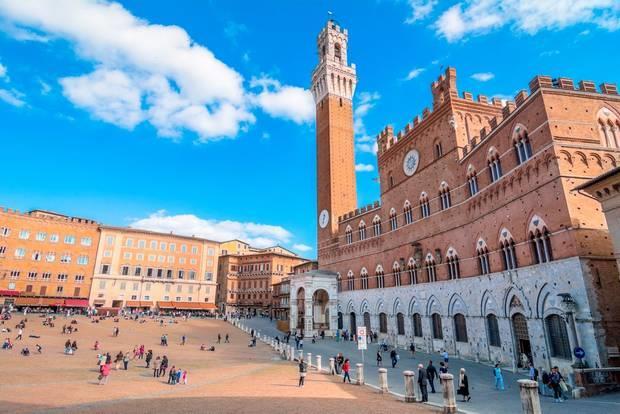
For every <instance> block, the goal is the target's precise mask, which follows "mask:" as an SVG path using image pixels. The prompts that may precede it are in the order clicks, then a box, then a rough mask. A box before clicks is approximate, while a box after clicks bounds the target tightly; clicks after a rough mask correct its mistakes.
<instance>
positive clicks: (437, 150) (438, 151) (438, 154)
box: [435, 142, 443, 159]
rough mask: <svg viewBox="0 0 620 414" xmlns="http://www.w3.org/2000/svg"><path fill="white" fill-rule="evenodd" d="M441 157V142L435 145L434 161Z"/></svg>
mask: <svg viewBox="0 0 620 414" xmlns="http://www.w3.org/2000/svg"><path fill="white" fill-rule="evenodd" d="M442 156H443V149H442V148H441V142H437V143H435V159H439V158H441V157H442Z"/></svg>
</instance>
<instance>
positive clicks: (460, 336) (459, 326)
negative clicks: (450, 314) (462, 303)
mask: <svg viewBox="0 0 620 414" xmlns="http://www.w3.org/2000/svg"><path fill="white" fill-rule="evenodd" d="M454 334H455V335H454V336H455V339H456V342H467V324H466V322H465V316H463V314H461V313H457V314H456V315H454Z"/></svg>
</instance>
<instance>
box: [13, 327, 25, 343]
mask: <svg viewBox="0 0 620 414" xmlns="http://www.w3.org/2000/svg"><path fill="white" fill-rule="evenodd" d="M23 334H24V330H23V329H22V328H21V327H20V328H19V330H18V331H17V336H16V337H15V340H16V341H18V340H19V341H21V340H22V335H23Z"/></svg>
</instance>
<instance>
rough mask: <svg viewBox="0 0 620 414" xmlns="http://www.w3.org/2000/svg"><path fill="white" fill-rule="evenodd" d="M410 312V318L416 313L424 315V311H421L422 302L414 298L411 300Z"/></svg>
mask: <svg viewBox="0 0 620 414" xmlns="http://www.w3.org/2000/svg"><path fill="white" fill-rule="evenodd" d="M407 309H408V312H409V316H413V315H414V314H415V313H419V314H420V315H422V313H423V312H422V309H420V301H419V300H418V299H417V298H416V297H415V296H413V297H412V298H411V300H410V301H409V306H408V308H407Z"/></svg>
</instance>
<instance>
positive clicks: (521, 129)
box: [511, 123, 527, 143]
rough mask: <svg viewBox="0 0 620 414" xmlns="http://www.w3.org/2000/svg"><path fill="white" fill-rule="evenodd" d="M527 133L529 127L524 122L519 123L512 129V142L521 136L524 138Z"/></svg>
mask: <svg viewBox="0 0 620 414" xmlns="http://www.w3.org/2000/svg"><path fill="white" fill-rule="evenodd" d="M526 135H527V128H526V127H525V126H524V125H523V124H521V123H517V124H516V125H515V126H514V128H513V129H512V134H511V137H512V142H513V143H515V142H516V141H517V140H518V139H519V138H523V137H524V136H526Z"/></svg>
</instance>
